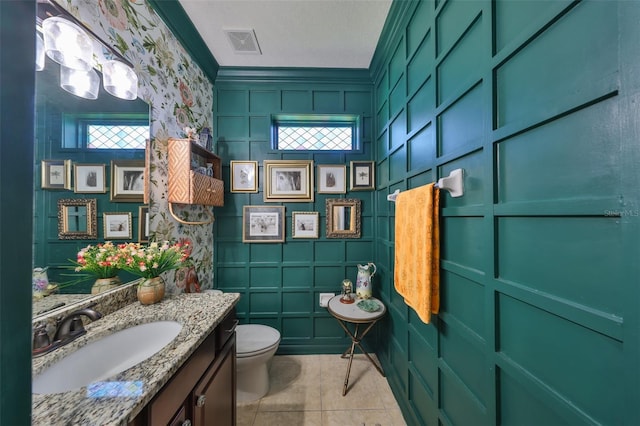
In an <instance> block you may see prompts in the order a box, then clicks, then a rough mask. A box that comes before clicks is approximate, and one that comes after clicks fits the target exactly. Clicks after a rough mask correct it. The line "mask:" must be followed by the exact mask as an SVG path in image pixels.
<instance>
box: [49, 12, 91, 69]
mask: <svg viewBox="0 0 640 426" xmlns="http://www.w3.org/2000/svg"><path fill="white" fill-rule="evenodd" d="M42 32H43V34H44V49H45V52H46V54H47V56H48V57H50V58H51V59H53V60H54V61H56V62H57V63H59V64H60V65H64V66H65V67H67V68H72V69H76V70H82V71H89V70H90V69H91V68H92V66H91V58H92V55H93V48H92V43H91V38H90V37H89V35H88V34H87V33H86V32H85V31H84V30H83V29H82V28H80V27H79V26H77V25H76V24H74V23H73V22H70V21H68V20H66V19H64V18H60V17H57V16H52V17H50V18H47V19H45V20H44V21H42Z"/></svg>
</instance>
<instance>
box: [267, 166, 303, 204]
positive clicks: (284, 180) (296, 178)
mask: <svg viewBox="0 0 640 426" xmlns="http://www.w3.org/2000/svg"><path fill="white" fill-rule="evenodd" d="M263 165H264V201H265V202H268V201H275V202H290V203H293V202H309V201H313V173H312V171H313V160H265V161H264V163H263Z"/></svg>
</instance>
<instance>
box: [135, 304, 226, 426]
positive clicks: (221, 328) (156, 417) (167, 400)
mask: <svg viewBox="0 0 640 426" xmlns="http://www.w3.org/2000/svg"><path fill="white" fill-rule="evenodd" d="M236 324H237V321H236V318H235V311H232V312H231V313H229V314H228V315H227V316H226V317H225V318H224V319H223V320H222V322H221V323H220V324H219V325H218V327H217V328H216V329H215V330H214V332H213V333H211V334H210V335H209V337H207V339H206V340H205V341H204V342H203V343H202V344H201V345H200V347H199V348H198V349H197V350H196V351H195V352H194V353H193V355H191V357H190V358H189V359H188V360H187V361H186V362H185V363H184V365H183V366H182V367H181V368H180V369H179V370H178V371H177V372H176V374H175V375H174V376H173V377H172V378H171V380H169V382H168V383H167V384H166V385H165V386H164V387H163V388H162V389H161V390H160V392H158V393H157V394H156V396H155V397H154V398H153V399H152V400H151V402H149V404H147V406H146V407H145V408H144V409H143V410H142V411H141V412H140V414H139V415H138V416H137V417H136V418H135V419H134V421H133V422H131V423H130V426H142V425H148V426H158V425H171V426H187V425H191V426H205V425H206V426H233V425H235V424H236V336H235V326H236Z"/></svg>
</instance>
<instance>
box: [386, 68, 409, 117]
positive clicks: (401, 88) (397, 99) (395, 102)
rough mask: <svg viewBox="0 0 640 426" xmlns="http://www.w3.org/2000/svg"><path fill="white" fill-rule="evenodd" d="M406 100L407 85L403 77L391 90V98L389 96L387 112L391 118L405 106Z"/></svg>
mask: <svg viewBox="0 0 640 426" xmlns="http://www.w3.org/2000/svg"><path fill="white" fill-rule="evenodd" d="M406 98H407V84H406V82H405V77H404V75H403V76H402V77H401V78H400V81H398V84H396V85H395V87H394V88H393V89H391V96H389V112H390V113H391V116H394V115H396V114H397V113H399V112H400V110H402V109H403V108H404V106H405V102H406Z"/></svg>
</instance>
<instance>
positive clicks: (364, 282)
mask: <svg viewBox="0 0 640 426" xmlns="http://www.w3.org/2000/svg"><path fill="white" fill-rule="evenodd" d="M375 274H376V265H375V264H374V263H372V262H369V263H367V264H366V265H358V276H357V278H356V296H357V297H358V298H359V299H369V298H371V297H372V296H373V291H372V289H371V279H372V278H373V276H374V275H375Z"/></svg>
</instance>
